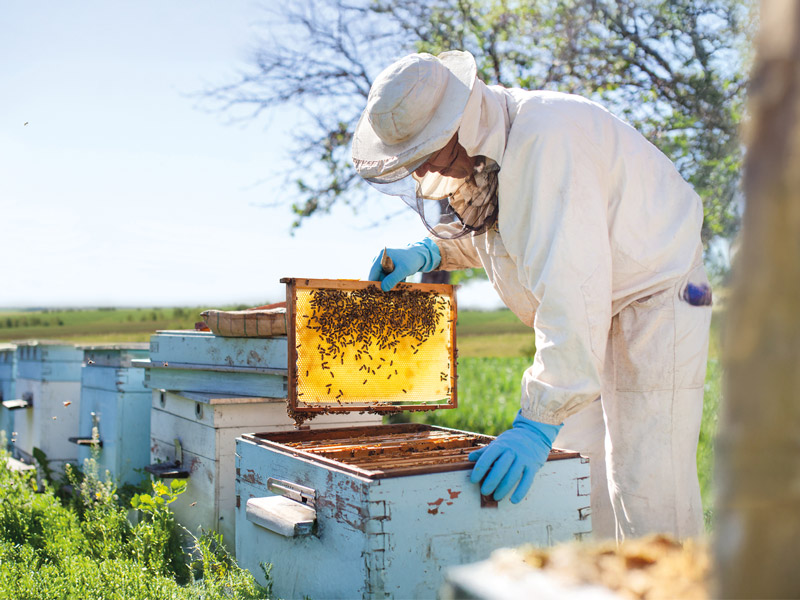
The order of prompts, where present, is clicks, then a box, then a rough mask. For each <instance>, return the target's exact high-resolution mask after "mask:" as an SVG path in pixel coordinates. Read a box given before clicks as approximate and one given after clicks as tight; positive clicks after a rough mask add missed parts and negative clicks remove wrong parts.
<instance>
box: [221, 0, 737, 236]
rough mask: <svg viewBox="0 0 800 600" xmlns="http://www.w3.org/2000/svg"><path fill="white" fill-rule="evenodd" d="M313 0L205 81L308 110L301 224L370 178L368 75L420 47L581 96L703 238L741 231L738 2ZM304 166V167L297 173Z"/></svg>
mask: <svg viewBox="0 0 800 600" xmlns="http://www.w3.org/2000/svg"><path fill="white" fill-rule="evenodd" d="M352 1H353V3H352V4H351V3H349V2H348V1H347V0H313V1H307V2H305V3H284V4H283V6H282V8H280V9H278V13H277V14H276V15H273V17H272V19H271V24H272V29H271V34H272V35H271V37H270V38H269V39H268V40H265V41H264V42H263V44H262V47H261V49H260V50H258V52H257V53H256V54H255V56H254V60H253V65H252V67H253V68H252V70H251V71H250V72H248V73H245V74H244V75H243V76H242V77H241V79H239V80H238V81H235V82H233V83H232V84H230V85H226V86H222V87H218V88H215V89H212V90H208V92H207V96H208V97H210V98H211V99H212V100H214V101H216V102H217V103H218V104H217V106H219V107H221V108H222V109H223V110H228V111H232V112H237V111H239V110H244V111H245V114H246V115H247V116H249V117H257V116H259V115H260V114H261V113H262V112H263V111H265V110H267V109H270V108H274V107H277V106H280V105H282V104H286V103H291V104H292V105H294V106H297V107H300V108H302V109H303V110H304V111H305V113H306V114H307V116H308V119H307V121H306V123H305V125H304V126H303V127H302V128H301V129H299V130H298V131H299V132H298V134H297V137H296V142H297V145H296V147H295V148H294V149H292V156H293V157H294V158H295V161H296V165H295V166H296V168H295V169H294V170H293V171H294V175H295V179H294V184H295V185H296V187H297V191H298V192H299V193H300V196H301V200H300V201H298V202H295V203H294V204H293V205H292V208H293V210H294V212H295V214H296V215H297V220H296V221H295V224H294V225H295V226H299V225H300V224H301V223H302V221H303V219H305V218H307V217H309V216H311V215H315V214H319V213H324V212H327V211H328V210H330V208H331V207H332V206H333V205H335V204H336V203H337V202H344V203H347V204H355V205H357V204H358V203H359V202H361V201H363V199H364V189H365V188H364V186H363V184H362V182H361V181H360V179H359V178H358V177H357V175H356V174H355V171H354V169H353V167H352V164H351V162H350V142H351V136H352V131H353V129H354V126H355V123H356V121H357V119H358V116H359V114H360V112H361V110H362V109H363V107H364V105H365V104H366V98H367V95H368V93H369V88H370V85H371V83H372V80H373V78H374V77H375V76H376V75H377V74H378V73H379V72H380V70H381V69H382V68H383V67H385V66H386V65H388V64H389V63H390V62H392V60H394V59H396V58H398V57H400V56H402V55H404V54H406V53H408V52H411V51H419V52H431V53H434V54H436V53H439V52H442V51H445V50H450V49H463V50H469V51H471V52H472V53H473V54H474V55H475V57H476V60H477V62H478V73H479V76H480V77H481V79H483V81H484V82H486V83H487V84H501V85H504V86H521V87H525V88H529V89H551V90H561V91H566V92H572V93H577V94H581V95H584V96H587V97H589V98H592V99H595V100H597V101H599V102H601V103H603V104H605V105H606V106H608V107H609V109H611V110H612V112H615V113H617V114H619V115H620V116H622V117H624V118H626V119H627V120H628V121H630V122H631V123H632V124H633V125H634V126H635V127H637V128H638V129H639V130H640V131H642V133H644V134H645V135H646V136H647V137H648V138H649V139H650V140H651V141H652V142H653V143H654V144H656V145H657V146H658V147H660V148H661V149H662V150H663V151H664V152H665V153H666V154H667V155H668V156H670V157H671V158H672V159H673V160H674V161H675V162H676V164H677V166H678V168H679V169H680V171H681V173H682V174H683V175H684V177H685V178H686V179H687V180H688V181H690V182H691V183H692V184H693V185H694V187H695V189H696V190H697V191H698V193H699V194H700V195H701V196H702V197H703V201H704V206H705V216H706V218H705V224H704V229H703V236H704V239H705V240H708V239H710V238H711V237H713V236H715V235H722V236H729V235H731V234H732V233H733V232H734V231H735V230H736V228H737V226H738V212H737V203H736V199H737V193H736V190H737V186H738V171H739V166H740V161H741V149H740V145H739V142H738V126H739V121H740V118H741V113H742V98H743V94H744V85H745V78H744V76H743V75H742V73H743V72H744V68H745V67H744V56H745V48H746V43H747V40H748V37H749V29H748V27H749V26H750V23H751V20H750V19H749V13H748V10H747V6H746V5H743V3H742V2H741V1H737V0H669V1H667V0H594V1H592V2H587V1H586V0H560V1H559V0H530V1H527V2H526V1H513V0H406V1H404V2H393V1H392V0H364V1H362V2H358V1H357V0H352ZM298 173H301V175H299V176H298V175H297V174H298Z"/></svg>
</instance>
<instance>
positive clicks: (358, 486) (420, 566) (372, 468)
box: [236, 424, 591, 599]
mask: <svg viewBox="0 0 800 600" xmlns="http://www.w3.org/2000/svg"><path fill="white" fill-rule="evenodd" d="M360 429H361V430H360V431H359V430H357V429H341V430H328V431H325V430H318V431H312V432H289V433H287V434H267V433H264V434H256V435H245V436H243V437H242V438H240V439H239V440H237V445H236V458H237V467H236V471H237V479H236V481H237V488H236V491H237V505H238V508H237V512H236V526H237V536H236V555H237V561H238V562H239V565H240V566H242V567H244V568H246V569H249V570H250V571H251V572H252V573H253V574H254V575H255V576H256V578H257V579H259V580H260V581H261V582H262V583H264V581H263V576H262V575H261V569H260V568H259V564H260V563H272V571H271V576H272V580H273V592H274V593H275V594H276V596H278V597H281V598H284V597H285V598H299V597H304V596H308V597H312V598H315V599H323V598H398V599H399V598H435V597H436V596H437V592H438V590H439V588H440V587H441V585H442V583H443V582H444V577H445V570H446V569H447V568H449V567H451V566H453V565H460V564H466V563H471V562H475V561H479V560H483V559H485V558H487V557H488V556H489V554H490V553H491V552H492V551H493V550H496V549H498V548H501V547H507V546H519V545H521V544H526V543H529V544H537V545H551V544H554V543H557V542H561V541H567V540H573V539H576V538H578V539H580V538H581V537H583V536H584V535H586V534H588V533H589V532H590V530H591V521H590V515H589V508H588V507H589V465H588V461H587V460H586V459H583V458H581V457H580V456H579V455H578V454H577V453H568V452H559V451H555V452H554V453H552V454H551V460H549V461H548V462H547V463H546V464H545V466H544V467H543V468H542V469H541V471H540V472H539V473H538V474H537V476H536V479H535V480H534V483H533V486H532V489H531V491H530V492H529V493H528V495H527V496H526V497H525V499H524V500H523V501H522V502H520V503H519V504H516V505H514V504H511V503H510V502H509V501H508V500H507V499H506V500H503V501H501V502H499V503H497V502H493V501H487V499H486V498H483V497H481V494H480V491H479V488H478V486H477V485H475V484H472V483H470V482H469V477H468V475H469V469H470V468H471V466H472V463H470V462H469V461H468V460H467V455H468V454H469V452H470V451H471V450H474V449H475V447H476V445H483V444H485V443H487V442H488V441H490V439H491V438H487V437H486V436H480V435H477V434H471V433H466V432H454V431H453V430H446V429H443V428H436V427H431V426H425V425H418V424H409V425H383V426H381V427H372V428H360ZM427 435H431V436H440V438H439V440H438V441H437V440H433V443H431V440H427V439H423V438H424V437H425V436H427ZM448 435H454V436H455V437H456V438H459V437H460V438H461V439H462V440H463V441H462V442H459V441H458V440H456V441H453V440H448V439H447V436H448ZM369 436H373V437H374V438H383V439H382V440H381V441H380V442H375V441H374V440H373V441H371V439H370V437H369ZM441 436H445V439H442V438H441ZM419 444H423V445H424V446H425V447H424V448H423V447H420V446H418V445H419ZM458 444H462V445H461V446H459V445H458ZM437 445H438V446H437ZM315 446H316V448H315ZM320 446H324V447H325V448H326V449H324V450H323V449H320ZM439 446H440V447H439ZM382 448H383V449H382ZM384 449H385V450H384ZM359 455H361V456H359ZM333 456H340V457H341V458H340V459H336V458H332V457H333ZM353 456H355V457H356V458H352V457H353ZM556 459H558V460H556Z"/></svg>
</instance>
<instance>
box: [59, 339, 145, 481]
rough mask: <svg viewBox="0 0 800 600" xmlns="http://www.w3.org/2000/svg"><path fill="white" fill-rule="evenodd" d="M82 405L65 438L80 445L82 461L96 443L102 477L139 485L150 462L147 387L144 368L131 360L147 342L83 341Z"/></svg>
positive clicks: (141, 354) (138, 356)
mask: <svg viewBox="0 0 800 600" xmlns="http://www.w3.org/2000/svg"><path fill="white" fill-rule="evenodd" d="M81 349H82V350H83V368H82V369H81V404H80V417H79V422H78V427H77V429H76V431H75V432H73V433H72V434H71V436H70V438H69V441H71V442H72V443H74V444H77V445H78V460H79V461H80V463H81V464H83V461H84V460H85V459H86V458H89V456H91V453H92V447H93V446H96V447H97V448H96V452H97V463H98V465H97V466H98V469H99V473H100V475H101V476H103V474H104V473H105V471H109V472H110V473H111V476H112V478H113V479H114V481H115V482H117V483H118V484H125V483H130V484H137V483H139V482H140V481H141V480H142V478H143V477H144V475H145V474H144V472H143V469H144V468H145V467H146V466H147V465H149V464H150V406H151V403H152V401H151V396H152V394H151V392H150V389H149V388H147V387H146V386H145V385H144V369H142V368H141V367H135V366H133V361H134V360H137V359H144V358H146V357H147V355H148V352H149V346H148V345H147V344H146V343H145V344H132V343H128V344H104V345H91V346H82V347H81Z"/></svg>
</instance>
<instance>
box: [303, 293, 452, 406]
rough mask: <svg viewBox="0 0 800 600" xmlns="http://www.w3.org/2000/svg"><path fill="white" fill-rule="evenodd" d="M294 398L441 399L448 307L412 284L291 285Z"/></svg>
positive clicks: (447, 362) (447, 365)
mask: <svg viewBox="0 0 800 600" xmlns="http://www.w3.org/2000/svg"><path fill="white" fill-rule="evenodd" d="M296 307H297V308H296V316H295V318H296V337H295V342H296V346H295V349H296V354H297V361H296V370H295V384H296V386H297V388H296V389H297V390H298V391H297V399H298V403H301V402H303V403H308V404H309V405H311V404H319V405H322V406H325V405H327V406H333V405H346V404H364V403H373V404H374V403H383V404H384V405H386V404H392V403H404V402H405V403H411V402H431V401H436V402H438V401H446V399H447V397H448V396H449V394H450V392H451V379H452V376H451V355H452V348H451V345H452V328H453V327H454V320H455V315H454V310H453V306H452V303H451V300H450V297H449V296H447V295H442V294H437V293H432V292H428V291H423V290H418V289H407V288H406V289H400V290H397V291H393V292H390V293H385V292H382V291H381V290H380V289H379V288H378V287H377V286H375V285H371V286H367V287H365V288H363V289H352V290H346V289H337V288H315V289H298V290H297V303H296Z"/></svg>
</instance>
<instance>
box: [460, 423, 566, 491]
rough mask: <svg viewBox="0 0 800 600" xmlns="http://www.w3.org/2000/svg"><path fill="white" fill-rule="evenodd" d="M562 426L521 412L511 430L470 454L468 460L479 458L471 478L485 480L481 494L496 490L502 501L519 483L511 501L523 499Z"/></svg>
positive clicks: (475, 480)
mask: <svg viewBox="0 0 800 600" xmlns="http://www.w3.org/2000/svg"><path fill="white" fill-rule="evenodd" d="M562 426H563V425H548V424H547V423H538V422H536V421H531V420H530V419H526V418H525V417H523V416H522V411H519V412H518V413H517V416H516V418H515V419H514V423H513V426H512V428H511V429H509V430H508V431H504V432H503V433H501V434H500V435H499V436H497V438H496V439H495V440H494V441H493V442H492V443H491V444H489V445H488V446H485V447H483V448H481V449H480V450H475V452H472V453H470V455H469V459H470V460H471V461H473V462H475V461H477V462H475V466H474V467H473V469H472V474H471V475H470V481H471V482H472V483H478V482H481V481H482V483H481V494H483V495H485V496H488V495H490V494H492V493H494V499H495V500H502V499H503V498H504V497H505V496H506V495H507V494H508V493H509V492H510V491H511V490H512V489H513V488H514V486H516V489H515V490H514V493H513V494H511V502H512V503H513V504H517V503H519V502H521V501H522V499H523V498H524V497H525V494H527V493H528V490H529V489H530V487H531V484H532V483H533V478H534V476H535V475H536V473H538V472H539V469H541V468H542V466H543V465H544V463H545V461H546V460H547V456H548V454H550V449H551V448H552V447H553V440H555V439H556V436H557V435H558V432H559V431H560V430H561V427H562Z"/></svg>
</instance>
